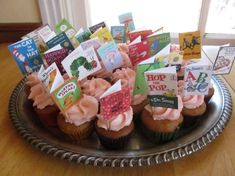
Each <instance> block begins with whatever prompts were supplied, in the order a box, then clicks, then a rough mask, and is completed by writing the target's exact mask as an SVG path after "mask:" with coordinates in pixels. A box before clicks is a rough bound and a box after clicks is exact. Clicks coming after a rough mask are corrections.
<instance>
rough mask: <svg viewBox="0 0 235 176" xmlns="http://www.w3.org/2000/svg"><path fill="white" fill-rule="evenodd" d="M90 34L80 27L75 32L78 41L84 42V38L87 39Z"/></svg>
mask: <svg viewBox="0 0 235 176" xmlns="http://www.w3.org/2000/svg"><path fill="white" fill-rule="evenodd" d="M90 35H91V33H90V31H88V30H84V29H83V28H80V29H79V30H78V32H77V33H76V34H75V38H76V39H77V41H78V42H79V43H82V42H85V41H86V40H89V39H90Z"/></svg>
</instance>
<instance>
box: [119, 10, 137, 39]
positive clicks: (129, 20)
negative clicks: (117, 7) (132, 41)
mask: <svg viewBox="0 0 235 176" xmlns="http://www.w3.org/2000/svg"><path fill="white" fill-rule="evenodd" d="M118 18H119V22H120V24H124V26H125V32H126V35H127V34H128V33H129V32H131V31H134V30H135V24H134V20H133V17H132V13H131V12H128V13H125V14H122V15H120V16H119V17H118Z"/></svg>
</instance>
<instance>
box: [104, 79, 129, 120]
mask: <svg viewBox="0 0 235 176" xmlns="http://www.w3.org/2000/svg"><path fill="white" fill-rule="evenodd" d="M130 105H131V95H130V88H122V87H121V81H120V80H118V81H117V82H116V83H115V84H114V85H113V86H112V87H110V88H109V89H108V90H107V91H106V92H105V93H104V94H103V95H102V96H101V97H100V114H101V115H102V117H103V118H104V119H105V120H111V119H113V118H115V116H117V115H119V114H121V113H123V112H126V111H127V110H128V109H129V108H130Z"/></svg>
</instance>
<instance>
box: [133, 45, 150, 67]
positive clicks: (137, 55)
mask: <svg viewBox="0 0 235 176" xmlns="http://www.w3.org/2000/svg"><path fill="white" fill-rule="evenodd" d="M128 48H129V57H130V61H131V63H132V65H133V66H136V65H137V64H138V63H140V62H141V61H143V60H146V59H148V58H149V57H150V51H149V45H148V41H141V42H139V43H136V44H130V45H128Z"/></svg>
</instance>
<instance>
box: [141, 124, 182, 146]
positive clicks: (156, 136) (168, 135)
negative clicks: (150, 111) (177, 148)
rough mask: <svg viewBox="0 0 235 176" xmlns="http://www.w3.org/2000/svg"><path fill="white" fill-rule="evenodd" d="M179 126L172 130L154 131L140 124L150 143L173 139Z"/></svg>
mask: <svg viewBox="0 0 235 176" xmlns="http://www.w3.org/2000/svg"><path fill="white" fill-rule="evenodd" d="M180 127H181V124H180V125H179V126H178V127H177V128H176V129H175V131H173V132H155V131H152V130H150V129H148V128H147V127H145V126H144V125H142V132H143V134H144V135H145V136H146V137H147V138H148V139H149V140H150V141H151V142H152V143H157V144H163V143H166V142H169V141H171V140H173V139H175V138H176V137H177V136H178V133H179V131H180Z"/></svg>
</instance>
